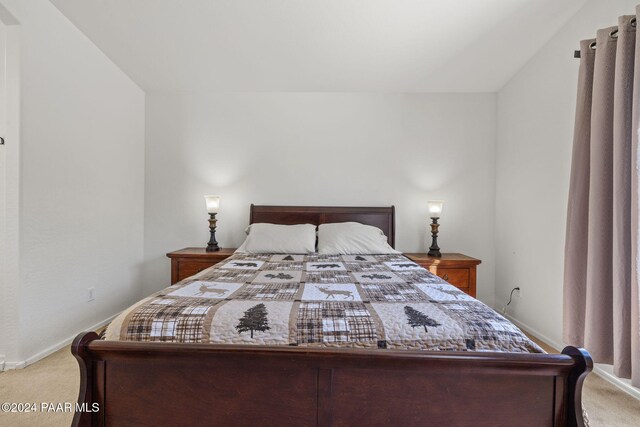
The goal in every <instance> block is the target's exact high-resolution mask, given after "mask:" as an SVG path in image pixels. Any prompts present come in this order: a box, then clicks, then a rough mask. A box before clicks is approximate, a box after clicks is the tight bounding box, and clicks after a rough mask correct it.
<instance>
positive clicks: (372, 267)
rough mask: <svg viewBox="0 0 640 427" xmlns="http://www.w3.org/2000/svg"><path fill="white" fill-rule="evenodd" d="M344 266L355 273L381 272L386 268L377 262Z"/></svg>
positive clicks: (352, 263)
mask: <svg viewBox="0 0 640 427" xmlns="http://www.w3.org/2000/svg"><path fill="white" fill-rule="evenodd" d="M344 266H345V267H347V270H349V271H351V272H353V273H359V272H367V271H380V269H381V267H382V268H384V267H383V266H381V265H380V264H379V263H377V262H345V263H344Z"/></svg>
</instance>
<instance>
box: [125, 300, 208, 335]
mask: <svg viewBox="0 0 640 427" xmlns="http://www.w3.org/2000/svg"><path fill="white" fill-rule="evenodd" d="M170 301H171V299H169V298H159V299H156V300H151V301H150V302H148V303H146V304H143V305H141V306H139V307H136V308H135V309H134V311H133V312H132V313H131V314H130V319H129V322H128V324H127V332H126V336H125V338H124V339H125V340H128V341H169V342H200V341H201V340H202V329H203V323H204V319H205V316H206V315H207V313H208V312H209V310H210V309H211V308H212V307H213V306H215V305H216V304H217V303H218V302H217V300H207V303H206V304H202V300H201V299H198V301H197V302H196V301H195V300H194V299H192V298H180V299H175V300H173V303H170Z"/></svg>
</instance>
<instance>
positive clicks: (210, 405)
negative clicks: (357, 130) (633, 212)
mask: <svg viewBox="0 0 640 427" xmlns="http://www.w3.org/2000/svg"><path fill="white" fill-rule="evenodd" d="M346 221H356V222H360V223H363V224H369V225H374V226H376V227H378V228H380V229H381V230H382V231H383V232H384V233H385V235H386V236H387V237H388V241H389V244H391V245H393V243H394V234H395V218H394V209H393V207H388V208H386V207H385V208H359V207H353V208H350V207H339V208H336V207H291V206H254V205H252V206H251V215H250V222H251V223H252V224H253V223H263V222H268V223H274V224H303V223H311V224H316V225H317V224H325V223H335V222H346ZM212 331H215V333H214V332H212ZM105 338H106V339H104V340H101V339H99V337H98V336H97V335H96V334H95V333H93V332H89V333H84V334H81V335H79V336H78V337H77V338H76V340H75V341H74V343H73V345H72V352H73V354H74V356H75V357H76V359H77V360H78V362H79V364H80V371H81V386H80V394H79V403H80V404H81V405H82V404H84V405H85V407H87V408H89V407H93V406H92V405H93V404H94V403H95V404H97V405H98V406H99V408H100V411H97V412H89V411H87V412H78V413H76V416H75V417H74V425H87V426H88V425H118V426H119V425H158V424H160V425H221V426H226V425H296V426H298V425H300V426H302V425H319V426H328V425H336V426H339V425H345V426H346V425H441V424H445V423H447V424H451V425H461V426H462V425H473V426H481V425H493V426H495V425H519V426H525V425H531V426H545V425H549V426H561V425H562V426H564V425H569V426H582V425H583V420H582V407H581V388H582V382H583V380H584V377H585V376H586V375H587V374H588V372H589V371H590V370H591V366H592V362H591V358H590V357H589V355H588V353H587V352H586V351H584V350H582V349H578V348H574V347H567V348H565V349H564V351H563V354H544V353H543V352H542V350H541V349H540V348H539V347H537V346H536V345H535V344H534V343H532V342H531V341H529V340H528V339H527V338H526V337H525V336H524V335H523V334H522V333H521V332H520V331H519V330H518V329H517V328H516V327H515V326H513V325H512V324H511V323H509V322H508V321H507V320H506V319H504V318H503V317H502V316H500V315H498V314H497V313H495V312H493V311H492V310H491V309H489V308H488V307H486V306H485V305H484V304H482V303H481V302H479V301H477V300H475V299H474V298H471V297H469V296H467V295H465V294H463V293H462V292H460V291H457V290H456V289H455V288H454V287H452V286H450V285H448V284H447V283H446V282H444V281H443V280H442V279H440V278H438V277H437V276H434V275H432V274H430V273H428V272H427V271H426V270H424V269H422V268H420V267H419V266H417V265H415V264H414V263H412V262H411V261H409V260H408V259H406V258H404V257H403V256H402V255H399V254H389V255H339V256H337V255H299V254H237V255H234V256H232V257H231V258H229V259H227V260H225V261H224V262H222V263H220V264H218V265H216V266H214V267H212V268H210V269H207V270H205V271H203V272H200V273H198V274H197V275H195V276H193V277H191V278H188V279H185V280H183V281H181V282H180V283H177V284H175V285H172V286H171V287H169V288H166V289H164V290H162V291H160V292H158V293H156V294H154V295H152V296H150V297H148V298H145V299H144V300H142V301H140V302H138V303H137V304H135V305H134V306H132V307H131V308H129V309H128V310H126V311H125V312H123V313H122V314H121V315H119V316H118V317H117V318H116V319H115V320H114V321H113V322H112V324H111V325H110V326H109V327H108V329H107V331H106V334H105ZM167 341H168V342H167Z"/></svg>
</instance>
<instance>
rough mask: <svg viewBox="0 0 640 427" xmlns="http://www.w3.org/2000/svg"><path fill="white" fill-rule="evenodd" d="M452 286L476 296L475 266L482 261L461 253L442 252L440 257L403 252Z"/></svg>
mask: <svg viewBox="0 0 640 427" xmlns="http://www.w3.org/2000/svg"><path fill="white" fill-rule="evenodd" d="M403 255H404V256H406V257H407V258H409V259H410V260H412V261H413V262H415V263H416V264H420V265H421V266H422V267H424V268H426V269H427V270H429V271H430V272H432V273H433V274H436V275H438V276H440V277H442V278H443V279H444V280H446V281H447V282H449V283H451V284H452V285H453V286H455V287H457V288H459V289H460V290H461V291H464V292H466V293H467V294H469V295H471V296H472V297H474V298H475V297H476V267H477V266H478V264H480V263H481V262H482V261H480V260H479V259H475V258H471V257H469V256H466V255H462V254H453V253H451V254H442V257H441V258H436V257H431V256H429V255H427V254H423V253H419V254H415V253H411V254H403Z"/></svg>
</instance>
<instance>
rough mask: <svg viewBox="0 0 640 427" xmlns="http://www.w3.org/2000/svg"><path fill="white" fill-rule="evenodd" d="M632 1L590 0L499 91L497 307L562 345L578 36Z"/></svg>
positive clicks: (626, 11) (625, 10)
mask: <svg viewBox="0 0 640 427" xmlns="http://www.w3.org/2000/svg"><path fill="white" fill-rule="evenodd" d="M637 3H638V1H637V0H607V1H599V0H592V1H590V2H588V3H587V4H586V5H585V6H584V7H583V8H582V9H581V10H580V11H579V12H578V13H577V14H576V15H575V16H574V17H573V18H572V19H571V20H570V21H569V22H568V23H567V24H566V25H565V26H564V28H563V29H562V30H561V31H560V32H559V33H558V34H557V35H556V36H555V37H554V38H553V39H552V40H551V41H550V42H549V43H548V44H547V45H546V46H545V47H544V48H543V49H542V50H541V51H540V52H539V53H538V54H537V55H536V56H534V57H533V58H532V59H531V61H529V63H528V64H527V65H526V66H525V67H524V68H523V69H522V70H521V71H520V72H519V73H518V74H517V75H516V76H515V77H514V78H513V79H512V80H511V81H510V82H509V83H508V84H507V85H506V86H505V87H504V88H503V89H502V90H501V91H500V93H499V95H498V144H497V156H496V162H497V163H496V165H497V166H496V181H497V193H496V245H497V246H496V248H497V250H496V259H498V260H499V262H498V263H497V266H496V306H498V307H501V306H502V305H503V304H504V303H506V301H507V299H508V297H509V291H510V290H511V289H512V288H513V287H515V286H520V287H521V288H522V294H521V297H520V298H516V299H515V301H514V303H513V307H512V309H511V310H510V313H511V315H512V316H513V317H514V318H515V319H517V320H518V321H520V322H522V323H523V324H525V325H527V326H528V327H529V328H531V329H533V330H535V331H537V332H538V334H539V335H541V336H542V337H543V338H544V337H546V338H547V340H548V341H549V342H551V343H557V344H559V343H562V281H563V269H564V260H563V258H564V239H565V222H566V210H567V192H568V187H569V171H570V167H571V149H572V142H573V122H574V113H575V102H576V87H577V75H578V66H579V60H578V59H574V58H573V51H574V50H576V49H579V41H580V40H582V39H588V38H594V37H595V33H596V29H598V28H604V27H608V26H611V25H616V24H617V22H618V20H617V18H618V16H619V15H631V14H634V13H635V5H636V4H637Z"/></svg>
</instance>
